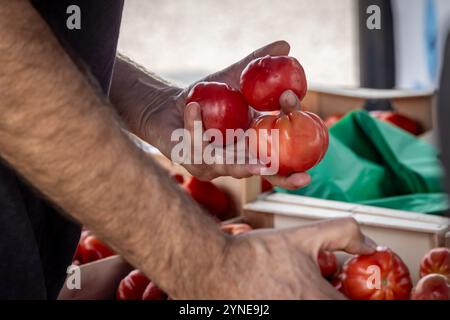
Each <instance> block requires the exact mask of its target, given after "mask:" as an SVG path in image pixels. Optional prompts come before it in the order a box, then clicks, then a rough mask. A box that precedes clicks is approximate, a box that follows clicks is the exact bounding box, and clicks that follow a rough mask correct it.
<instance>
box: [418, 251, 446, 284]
mask: <svg viewBox="0 0 450 320" xmlns="http://www.w3.org/2000/svg"><path fill="white" fill-rule="evenodd" d="M431 273H438V274H442V275H443V276H445V277H447V279H448V280H449V281H450V249H449V248H435V249H432V250H430V251H429V252H428V253H427V254H426V255H425V256H424V257H423V259H422V262H421V263H420V276H421V277H424V276H426V275H427V274H431Z"/></svg>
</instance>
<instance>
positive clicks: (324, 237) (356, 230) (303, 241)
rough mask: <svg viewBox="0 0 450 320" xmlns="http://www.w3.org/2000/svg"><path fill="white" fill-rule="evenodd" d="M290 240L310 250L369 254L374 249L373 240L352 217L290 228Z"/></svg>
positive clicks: (316, 252) (314, 251) (315, 251)
mask: <svg viewBox="0 0 450 320" xmlns="http://www.w3.org/2000/svg"><path fill="white" fill-rule="evenodd" d="M289 236H290V238H291V240H293V241H295V242H296V243H298V244H299V245H301V246H302V247H303V248H309V249H310V250H312V254H313V255H314V257H316V256H317V254H318V252H319V251H320V250H326V251H345V252H347V253H351V254H371V253H373V252H374V251H375V250H376V244H375V242H374V241H373V240H371V239H369V238H368V237H366V236H365V235H364V234H363V233H362V232H361V229H360V227H359V224H358V222H357V221H356V220H355V219H353V218H340V219H334V220H327V221H323V222H319V223H315V224H312V225H309V226H307V227H304V228H297V229H291V233H289Z"/></svg>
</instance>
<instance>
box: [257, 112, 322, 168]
mask: <svg viewBox="0 0 450 320" xmlns="http://www.w3.org/2000/svg"><path fill="white" fill-rule="evenodd" d="M252 128H254V129H255V130H256V135H257V137H258V138H257V146H256V151H257V153H258V154H257V155H256V156H257V157H258V158H259V159H260V160H261V159H262V160H263V162H266V163H267V162H269V160H270V163H272V162H273V161H274V160H278V164H279V170H278V174H279V175H283V176H287V175H289V174H291V173H295V172H305V171H307V170H309V169H311V168H312V167H314V166H315V165H317V164H318V163H319V162H320V161H321V160H322V159H323V157H324V156H325V153H326V152H327V149H328V140H329V137H328V129H327V127H326V126H325V124H324V123H323V121H322V120H321V119H320V118H319V117H318V116H317V115H315V114H313V113H311V112H303V111H293V112H291V113H289V114H284V113H280V114H279V115H263V116H261V117H259V118H257V119H256V120H255V121H254V122H253V124H252ZM272 129H278V130H279V131H278V132H279V139H278V141H276V139H274V138H273V137H272V133H271V130H272ZM261 130H264V131H261ZM261 149H262V150H263V151H262V152H261ZM272 149H273V151H274V152H275V154H274V155H272ZM260 153H262V155H261V154H260ZM277 155H278V159H277ZM266 157H267V158H266Z"/></svg>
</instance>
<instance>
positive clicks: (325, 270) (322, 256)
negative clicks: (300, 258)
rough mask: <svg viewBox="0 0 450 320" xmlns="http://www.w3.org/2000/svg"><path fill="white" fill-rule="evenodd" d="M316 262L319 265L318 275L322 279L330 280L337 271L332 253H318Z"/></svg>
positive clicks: (336, 263) (335, 260) (336, 262)
mask: <svg viewBox="0 0 450 320" xmlns="http://www.w3.org/2000/svg"><path fill="white" fill-rule="evenodd" d="M317 261H318V263H319V267H320V273H321V274H322V277H324V278H332V277H333V276H335V275H336V273H337V272H338V271H339V264H338V261H337V258H336V255H335V254H334V253H333V252H329V251H319V255H318V257H317Z"/></svg>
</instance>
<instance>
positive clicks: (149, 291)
mask: <svg viewBox="0 0 450 320" xmlns="http://www.w3.org/2000/svg"><path fill="white" fill-rule="evenodd" d="M167 298H168V297H167V294H166V293H165V292H164V291H162V290H161V289H160V288H158V287H157V286H156V285H155V284H154V283H153V282H150V283H149V284H148V286H147V288H146V289H145V291H144V293H143V294H142V300H167Z"/></svg>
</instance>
